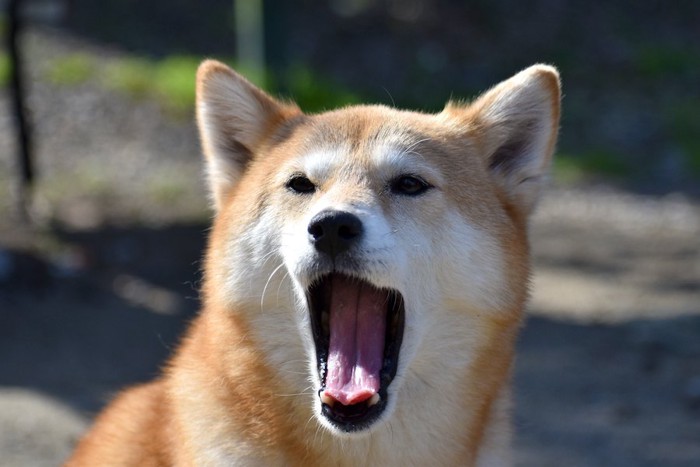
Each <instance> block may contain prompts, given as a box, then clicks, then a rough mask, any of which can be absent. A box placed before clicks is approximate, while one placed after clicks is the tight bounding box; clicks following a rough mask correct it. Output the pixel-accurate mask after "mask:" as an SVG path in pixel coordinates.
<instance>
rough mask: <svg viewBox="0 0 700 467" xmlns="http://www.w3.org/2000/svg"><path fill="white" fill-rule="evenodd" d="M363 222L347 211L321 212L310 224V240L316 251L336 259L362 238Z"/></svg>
mask: <svg viewBox="0 0 700 467" xmlns="http://www.w3.org/2000/svg"><path fill="white" fill-rule="evenodd" d="M362 230H363V228H362V221H361V220H360V219H359V218H358V217H357V216H355V215H354V214H350V213H349V212H345V211H333V210H327V211H321V212H319V213H318V214H316V215H315V216H314V217H313V219H311V222H309V228H308V231H309V240H310V241H311V243H313V244H314V246H315V247H316V249H317V250H318V251H320V252H322V253H326V254H328V255H330V256H331V257H333V258H335V257H336V256H337V255H339V254H340V253H342V252H344V251H346V250H347V249H348V248H350V247H351V246H352V245H353V243H355V241H356V240H358V239H359V238H360V237H361V236H362Z"/></svg>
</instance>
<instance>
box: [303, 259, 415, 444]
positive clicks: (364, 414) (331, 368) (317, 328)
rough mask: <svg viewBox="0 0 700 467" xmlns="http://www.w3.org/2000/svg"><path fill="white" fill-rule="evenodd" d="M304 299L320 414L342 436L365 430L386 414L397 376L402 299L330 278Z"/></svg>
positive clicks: (346, 278) (345, 278)
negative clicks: (313, 347)
mask: <svg viewBox="0 0 700 467" xmlns="http://www.w3.org/2000/svg"><path fill="white" fill-rule="evenodd" d="M307 298H308V302H309V309H310V310H311V330H312V334H313V338H314V343H315V345H316V359H317V363H318V372H319V376H320V379H321V389H320V391H319V397H320V398H321V407H322V413H323V415H324V417H326V419H327V420H329V421H330V422H331V423H332V424H333V425H334V426H336V427H337V428H338V429H340V430H342V431H345V432H353V431H360V430H363V429H365V428H368V427H369V426H370V425H372V423H374V422H375V421H376V420H377V419H378V418H379V416H380V415H381V414H382V412H383V411H384V410H385V409H386V405H387V388H388V387H389V384H391V382H392V380H393V379H394V376H396V369H397V366H398V362H399V351H400V348H401V340H402V338H403V330H404V321H405V309H404V302H403V297H402V296H401V294H400V293H399V292H397V291H395V290H387V289H378V288H377V287H375V286H373V285H372V284H370V283H369V282H367V281H364V280H361V279H357V278H352V277H349V276H345V275H342V274H337V273H333V274H328V275H326V276H323V277H321V278H320V279H319V280H317V281H316V282H315V283H314V284H313V285H312V286H311V287H310V288H309V290H308V293H307Z"/></svg>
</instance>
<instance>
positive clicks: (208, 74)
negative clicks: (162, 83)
mask: <svg viewBox="0 0 700 467" xmlns="http://www.w3.org/2000/svg"><path fill="white" fill-rule="evenodd" d="M300 113H301V111H300V110H299V108H298V107H296V106H294V105H291V104H284V103H281V102H278V101H277V100H275V99H273V98H272V97H270V96H268V95H267V94H265V93H264V92H263V91H261V90H260V89H258V88H257V87H255V86H254V85H253V84H251V83H250V82H249V81H248V80H246V79H245V78H244V77H242V76H241V75H239V74H238V73H236V72H235V71H233V70H232V69H231V68H229V67H227V66H226V65H224V64H223V63H221V62H217V61H215V60H207V61H205V62H203V63H202V64H201V65H200V66H199V70H197V125H198V127H199V135H200V139H201V142H202V150H203V152H204V155H205V158H206V164H207V176H208V179H209V189H210V192H211V196H212V199H213V202H214V208H215V209H216V210H217V211H218V210H219V209H220V208H221V206H222V203H223V200H224V199H225V196H226V194H227V193H228V192H229V191H230V190H231V188H233V187H234V186H235V184H236V183H237V182H238V180H239V179H240V177H241V175H242V174H243V172H244V171H245V169H246V166H247V165H248V163H249V162H250V160H251V158H252V157H253V156H254V154H255V152H256V150H257V149H258V148H259V146H260V145H261V144H262V143H263V142H264V139H265V137H266V136H269V135H271V134H272V133H273V132H274V130H275V128H277V127H278V126H279V125H281V124H282V123H283V122H284V121H285V120H286V119H288V118H291V117H292V116H294V115H298V114H300Z"/></svg>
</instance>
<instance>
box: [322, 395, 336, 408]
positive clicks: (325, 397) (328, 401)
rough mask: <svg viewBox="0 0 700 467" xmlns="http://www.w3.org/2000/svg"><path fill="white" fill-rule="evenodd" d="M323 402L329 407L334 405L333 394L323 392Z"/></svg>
mask: <svg viewBox="0 0 700 467" xmlns="http://www.w3.org/2000/svg"><path fill="white" fill-rule="evenodd" d="M321 402H323V403H324V404H326V405H327V406H329V407H333V405H334V404H335V399H333V398H332V397H331V396H329V395H328V394H326V393H325V392H322V393H321Z"/></svg>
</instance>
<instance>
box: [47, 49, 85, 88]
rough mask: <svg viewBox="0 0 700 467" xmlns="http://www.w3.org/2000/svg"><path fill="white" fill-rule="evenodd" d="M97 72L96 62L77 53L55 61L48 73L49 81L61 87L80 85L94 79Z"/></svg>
mask: <svg viewBox="0 0 700 467" xmlns="http://www.w3.org/2000/svg"><path fill="white" fill-rule="evenodd" d="M96 70H97V65H96V63H95V60H94V59H93V58H92V57H91V56H89V55H86V54H81V53H75V54H71V55H65V56H63V57H59V58H56V59H54V60H53V61H52V62H51V64H50V65H49V68H48V69H47V72H46V77H47V78H48V80H49V81H50V82H52V83H54V84H59V85H66V86H70V85H78V84H82V83H84V82H86V81H87V80H89V79H90V78H92V77H93V76H94V74H95V71H96Z"/></svg>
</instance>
